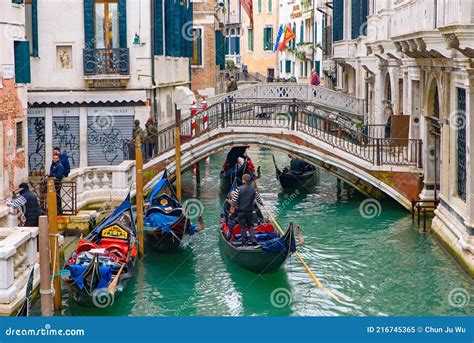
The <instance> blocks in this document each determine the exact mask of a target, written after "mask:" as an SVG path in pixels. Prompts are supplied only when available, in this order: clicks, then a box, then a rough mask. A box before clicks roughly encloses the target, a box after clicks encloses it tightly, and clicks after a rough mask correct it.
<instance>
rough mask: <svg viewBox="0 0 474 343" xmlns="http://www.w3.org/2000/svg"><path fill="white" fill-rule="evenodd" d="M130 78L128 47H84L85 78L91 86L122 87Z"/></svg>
mask: <svg viewBox="0 0 474 343" xmlns="http://www.w3.org/2000/svg"><path fill="white" fill-rule="evenodd" d="M129 78H130V57H129V50H128V48H119V49H84V79H85V80H86V82H87V83H88V84H89V86H92V87H98V88H100V87H105V88H114V87H121V86H125V85H126V83H127V81H128V79H129ZM99 80H102V81H99ZM104 80H107V81H104ZM102 83H104V84H102Z"/></svg>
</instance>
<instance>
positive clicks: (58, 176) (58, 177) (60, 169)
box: [49, 154, 64, 214]
mask: <svg viewBox="0 0 474 343" xmlns="http://www.w3.org/2000/svg"><path fill="white" fill-rule="evenodd" d="M60 159H61V156H60V155H59V154H54V155H53V162H52V163H51V167H50V168H49V177H54V179H55V180H54V187H55V188H56V206H57V208H58V214H62V212H63V211H62V204H61V187H62V185H61V183H62V180H63V178H64V166H63V165H62V164H61V161H60Z"/></svg>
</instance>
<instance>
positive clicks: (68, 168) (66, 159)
mask: <svg viewBox="0 0 474 343" xmlns="http://www.w3.org/2000/svg"><path fill="white" fill-rule="evenodd" d="M54 154H57V155H59V161H60V162H61V164H62V165H63V167H64V177H68V176H69V173H70V172H71V165H70V164H69V156H68V155H67V154H66V153H65V152H63V153H61V148H60V147H58V146H57V147H55V148H54V149H53V155H54Z"/></svg>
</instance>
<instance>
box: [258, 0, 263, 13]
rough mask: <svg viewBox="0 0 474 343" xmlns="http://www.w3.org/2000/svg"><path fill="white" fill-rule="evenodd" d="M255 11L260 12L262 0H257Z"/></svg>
mask: <svg viewBox="0 0 474 343" xmlns="http://www.w3.org/2000/svg"><path fill="white" fill-rule="evenodd" d="M257 13H259V14H260V13H262V0H258V1H257Z"/></svg>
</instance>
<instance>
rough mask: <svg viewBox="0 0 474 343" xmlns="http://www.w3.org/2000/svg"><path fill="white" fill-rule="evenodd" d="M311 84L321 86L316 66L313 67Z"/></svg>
mask: <svg viewBox="0 0 474 343" xmlns="http://www.w3.org/2000/svg"><path fill="white" fill-rule="evenodd" d="M311 85H313V86H319V75H318V73H317V72H316V69H314V68H313V69H311Z"/></svg>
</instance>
